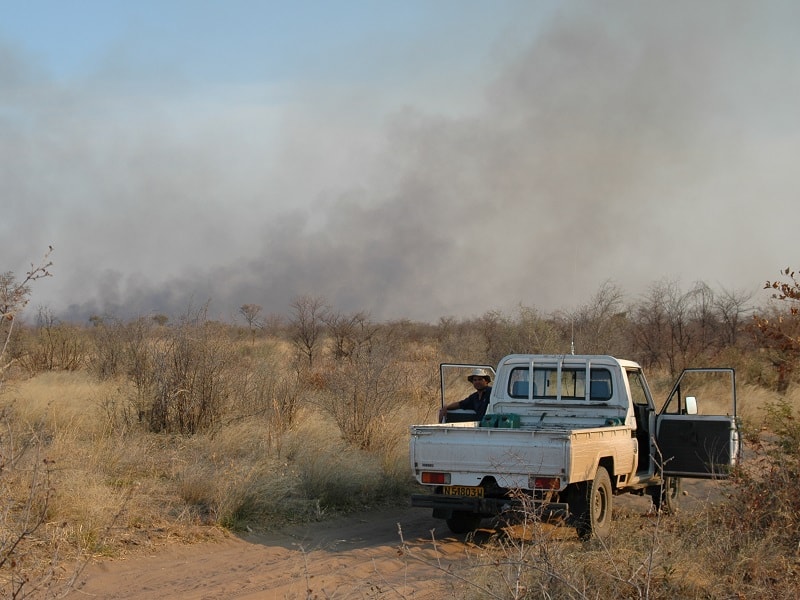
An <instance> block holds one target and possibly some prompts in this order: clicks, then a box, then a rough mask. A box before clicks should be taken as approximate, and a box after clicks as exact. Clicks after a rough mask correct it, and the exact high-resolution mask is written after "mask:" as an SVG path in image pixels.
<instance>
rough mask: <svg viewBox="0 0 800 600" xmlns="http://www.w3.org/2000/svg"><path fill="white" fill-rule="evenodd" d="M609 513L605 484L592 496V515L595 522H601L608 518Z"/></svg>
mask: <svg viewBox="0 0 800 600" xmlns="http://www.w3.org/2000/svg"><path fill="white" fill-rule="evenodd" d="M607 513H608V498H606V490H605V488H604V487H603V486H599V487H598V488H597V491H596V493H595V495H594V498H592V516H593V517H594V522H595V523H597V524H601V523H603V522H604V521H605V520H606V516H607Z"/></svg>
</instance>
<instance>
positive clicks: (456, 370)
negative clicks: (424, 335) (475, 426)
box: [439, 363, 495, 423]
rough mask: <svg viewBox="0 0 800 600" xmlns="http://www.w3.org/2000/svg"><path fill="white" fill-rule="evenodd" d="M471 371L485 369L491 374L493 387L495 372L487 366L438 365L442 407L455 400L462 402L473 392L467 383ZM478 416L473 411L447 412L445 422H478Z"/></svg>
mask: <svg viewBox="0 0 800 600" xmlns="http://www.w3.org/2000/svg"><path fill="white" fill-rule="evenodd" d="M472 369H485V370H486V371H487V372H489V373H491V374H492V383H491V385H494V380H495V370H494V368H493V367H491V366H488V365H467V364H458V363H441V364H440V365H439V383H440V387H441V392H442V395H441V401H442V404H441V406H442V407H445V406H447V405H448V404H450V403H451V402H454V401H456V400H463V399H464V398H466V397H467V396H469V395H470V394H472V393H473V392H474V391H475V390H474V389H472V386H471V385H470V384H469V383H468V382H467V379H466V378H467V375H469V372H470V371H471V370H472ZM478 420H479V419H478V415H476V414H475V411H473V410H462V409H456V410H449V411H447V416H446V417H445V421H446V422H447V423H463V422H467V421H478Z"/></svg>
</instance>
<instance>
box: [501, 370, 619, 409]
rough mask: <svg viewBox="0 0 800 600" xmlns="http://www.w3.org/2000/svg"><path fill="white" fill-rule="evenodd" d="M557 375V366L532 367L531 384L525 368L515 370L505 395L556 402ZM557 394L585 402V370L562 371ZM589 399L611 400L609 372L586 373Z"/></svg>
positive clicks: (611, 391)
mask: <svg viewBox="0 0 800 600" xmlns="http://www.w3.org/2000/svg"><path fill="white" fill-rule="evenodd" d="M558 375H559V372H558V369H557V368H556V367H535V368H534V370H533V380H532V381H531V377H530V369H529V368H528V367H517V368H515V369H513V370H512V371H511V376H510V377H509V379H508V390H507V392H508V395H509V396H510V397H512V398H526V399H527V398H541V399H550V400H552V399H556V398H558V394H559V378H558ZM560 384H561V385H560V387H561V390H560V393H561V399H562V400H586V399H587V393H586V392H587V389H586V369H579V368H562V369H561V381H560ZM588 392H589V394H588V399H589V400H595V401H604V400H608V399H610V398H611V396H612V394H613V388H612V385H611V371H609V370H608V369H591V370H590V371H589V389H588Z"/></svg>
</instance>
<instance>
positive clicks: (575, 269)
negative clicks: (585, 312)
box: [569, 248, 578, 356]
mask: <svg viewBox="0 0 800 600" xmlns="http://www.w3.org/2000/svg"><path fill="white" fill-rule="evenodd" d="M577 278H578V249H577V248H573V255H572V302H573V309H572V311H571V312H572V315H571V316H570V320H571V321H572V322H571V323H570V341H569V352H570V354H572V355H573V356H574V355H575V310H576V309H575V308H574V304H575V281H576V280H577Z"/></svg>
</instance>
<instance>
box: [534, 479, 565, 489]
mask: <svg viewBox="0 0 800 600" xmlns="http://www.w3.org/2000/svg"><path fill="white" fill-rule="evenodd" d="M530 483H531V482H530V481H529V482H528V485H529V486H530V487H532V488H533V489H535V490H557V489H560V488H561V479H559V478H558V477H534V478H533V485H530Z"/></svg>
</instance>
